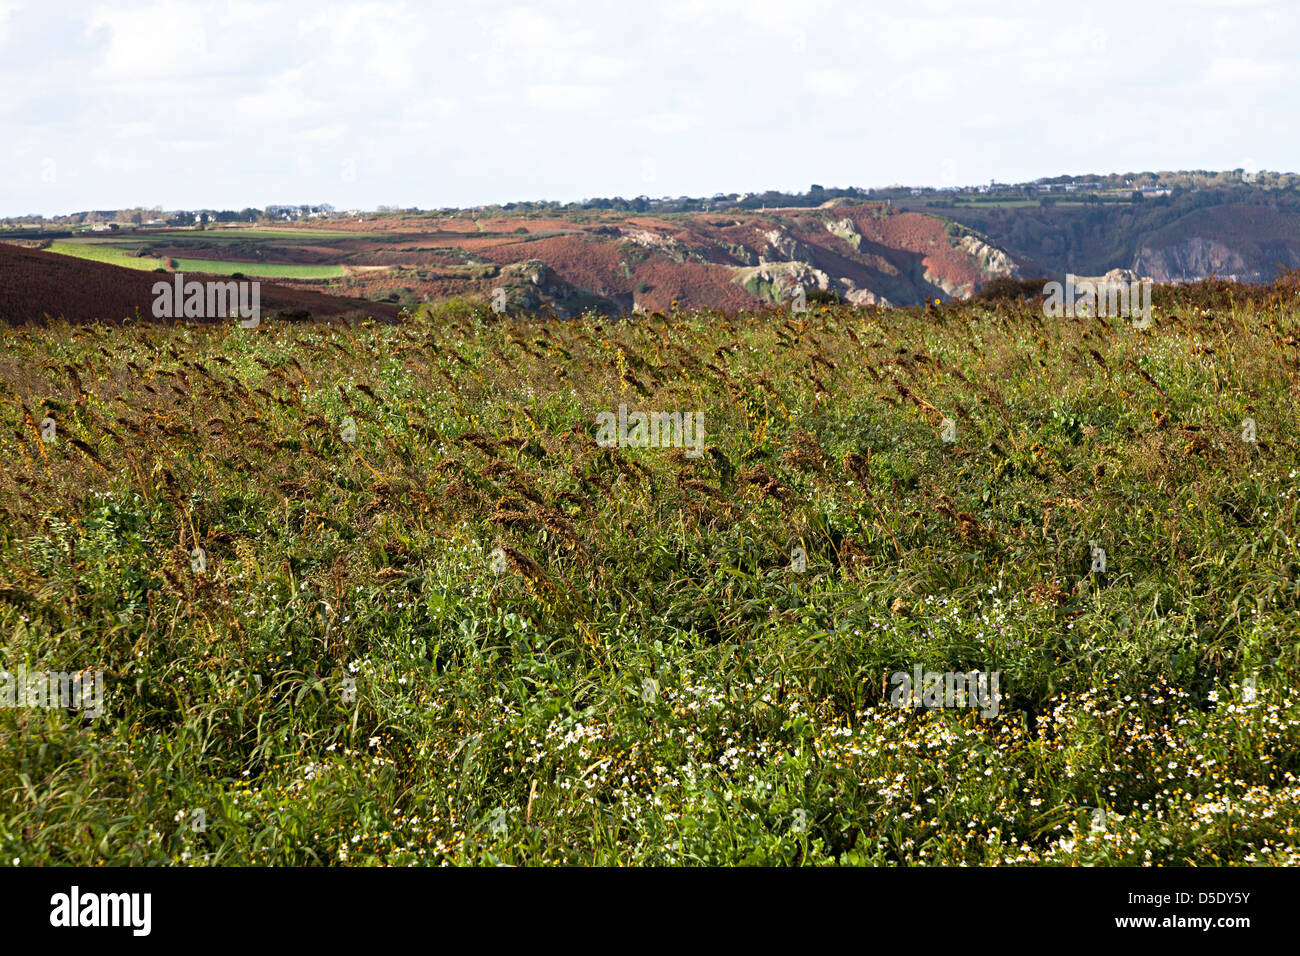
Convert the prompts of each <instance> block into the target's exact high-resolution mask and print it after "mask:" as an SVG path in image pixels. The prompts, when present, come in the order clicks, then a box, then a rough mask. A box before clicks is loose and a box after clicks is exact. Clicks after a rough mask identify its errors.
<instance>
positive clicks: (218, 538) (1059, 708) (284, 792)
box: [0, 284, 1300, 865]
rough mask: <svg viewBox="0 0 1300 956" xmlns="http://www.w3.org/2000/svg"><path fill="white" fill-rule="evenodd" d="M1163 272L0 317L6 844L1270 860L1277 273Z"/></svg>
mask: <svg viewBox="0 0 1300 956" xmlns="http://www.w3.org/2000/svg"><path fill="white" fill-rule="evenodd" d="M1156 302H1157V307H1156V313H1155V321H1154V322H1153V323H1152V324H1151V326H1150V327H1149V328H1147V329H1143V330H1138V329H1134V328H1132V326H1131V323H1129V322H1127V321H1126V320H1122V319H1106V318H1062V319H1045V318H1044V317H1043V315H1042V313H1041V309H1040V308H1039V307H1038V304H1036V303H1032V304H1024V303H1018V302H1015V301H1010V300H1008V301H999V302H994V303H989V302H967V303H958V304H952V305H946V306H942V307H937V308H936V307H933V306H932V307H929V308H927V309H925V310H896V311H890V310H860V309H853V308H849V307H844V306H839V305H828V306H826V307H814V308H812V310H811V311H809V312H808V313H806V314H801V315H790V314H788V313H783V312H767V313H763V314H753V315H730V316H725V315H718V314H709V313H688V312H682V311H675V312H673V313H672V314H671V315H664V314H660V313H655V314H653V315H650V316H646V317H641V318H638V319H636V320H634V321H628V322H609V321H608V320H604V319H600V318H596V317H590V318H586V319H580V320H575V321H570V322H558V321H553V320H546V319H519V318H510V317H509V316H505V317H503V316H497V315H493V314H492V313H491V312H490V311H489V310H488V309H487V308H486V307H483V306H480V305H478V304H475V303H469V302H451V303H447V304H444V305H441V306H438V307H436V308H432V309H431V308H429V307H421V308H420V309H418V310H417V311H416V314H414V315H412V316H411V317H410V318H409V320H408V321H407V322H405V323H404V324H401V325H378V324H369V323H367V324H363V325H359V326H352V327H347V326H341V325H335V326H330V325H321V324H313V323H302V322H299V323H290V322H289V321H288V319H287V317H285V318H279V319H278V318H276V317H272V318H270V319H269V320H267V321H264V322H263V323H262V325H261V327H259V328H257V329H252V330H249V329H241V328H239V327H238V326H237V325H234V324H232V325H231V326H230V327H207V328H195V327H186V326H175V327H169V328H161V327H150V326H143V325H125V326H121V327H104V326H96V327H93V328H76V329H73V328H68V327H66V326H63V327H53V328H48V329H42V330H3V331H0V338H3V350H2V354H3V357H2V358H0V417H2V418H3V425H2V427H0V635H3V638H2V639H3V653H2V654H0V669H3V670H4V671H6V672H8V673H11V674H12V673H16V672H17V670H18V669H19V668H20V667H22V668H25V670H26V671H27V672H29V673H31V672H38V671H48V672H60V673H62V672H78V673H79V672H100V671H102V672H103V674H104V682H103V683H104V695H103V709H102V712H101V713H100V714H99V716H97V717H95V716H89V715H88V714H86V713H84V712H78V711H76V710H69V709H65V708H59V707H55V708H33V707H20V706H12V707H5V708H3V709H0V739H3V742H4V746H3V748H0V859H4V860H7V861H12V860H14V859H17V860H19V861H20V862H21V863H23V864H56V863H57V864H81V865H97V864H104V863H107V864H156V863H180V862H184V863H191V864H261V863H275V864H292V865H298V864H340V863H342V864H408V863H428V864H441V863H458V864H464V863H492V862H498V861H500V862H508V863H521V864H547V863H599V864H607V863H617V864H669V863H673V864H696V863H698V864H741V863H769V864H837V863H838V864H919V863H945V864H957V863H969V864H997V863H1053V864H1076V863H1112V864H1139V865H1140V864H1155V865H1162V864H1163V865H1182V864H1193V863H1194V864H1214V863H1247V864H1260V863H1287V862H1295V851H1294V849H1293V847H1294V837H1295V832H1296V830H1295V827H1296V824H1297V816H1300V810H1297V809H1296V807H1297V806H1298V805H1300V804H1298V802H1297V798H1298V797H1300V777H1298V776H1297V775H1298V774H1300V766H1298V764H1300V756H1297V755H1298V754H1300V747H1297V744H1298V743H1300V695H1298V694H1297V663H1298V661H1297V654H1298V652H1300V641H1298V639H1297V637H1298V634H1300V628H1298V626H1297V624H1296V620H1297V615H1296V610H1297V598H1298V597H1300V584H1298V583H1297V582H1298V581H1300V559H1297V557H1296V554H1295V540H1296V535H1297V528H1296V517H1297V503H1296V495H1295V479H1296V468H1297V461H1296V458H1297V455H1296V451H1297V446H1296V442H1295V438H1294V435H1293V432H1292V428H1293V423H1294V422H1295V421H1296V420H1297V416H1296V399H1295V387H1294V382H1295V376H1296V371H1297V360H1298V357H1300V345H1298V344H1297V343H1298V338H1297V332H1298V326H1300V318H1298V317H1297V309H1296V305H1297V302H1296V298H1295V293H1294V290H1291V289H1289V288H1283V287H1281V286H1279V287H1278V288H1275V289H1266V290H1257V291H1253V292H1245V291H1243V290H1241V289H1240V287H1236V288H1227V287H1222V286H1219V285H1215V284H1208V285H1206V286H1202V287H1198V288H1183V289H1179V290H1171V291H1166V290H1161V291H1160V293H1159V295H1158V296H1157V299H1156ZM620 406H626V409H625V410H624V417H625V419H626V421H625V422H624V426H625V427H622V428H621V429H620V435H619V440H618V441H616V442H613V443H610V442H605V443H603V444H598V443H597V441H596V438H597V434H598V429H597V416H598V415H600V414H601V413H611V414H614V415H617V414H619V413H620ZM688 412H689V413H692V414H693V415H695V416H700V417H701V418H700V420H701V421H702V429H703V436H704V437H703V451H702V454H699V455H698V456H693V455H689V454H687V452H688V451H689V449H688V448H684V447H682V446H681V444H680V443H678V444H674V442H673V441H672V440H671V438H672V432H671V428H670V425H669V424H666V423H667V422H669V420H670V418H671V414H672V413H683V414H684V413H688ZM638 414H644V415H645V417H646V420H647V421H648V422H649V423H650V424H649V429H648V430H647V431H639V430H638V425H637V421H638V419H637V417H636V416H637V415H638ZM1247 420H1249V423H1250V427H1249V428H1247V427H1246V424H1245V423H1246V421H1247ZM43 423H46V424H45V425H44V427H43ZM51 424H52V426H53V427H52V428H51ZM656 428H657V429H658V430H657V431H656V430H655V429H656ZM664 429H668V431H664ZM665 435H667V436H668V440H662V439H664V436H665ZM972 672H978V673H980V674H983V675H991V674H996V675H998V677H999V679H1000V683H999V684H998V688H999V692H1000V695H1001V696H1000V700H999V702H998V706H997V707H996V708H995V709H994V708H985V709H984V710H981V709H980V708H978V707H974V706H970V705H969V704H970V701H966V700H964V699H963V698H953V697H952V695H948V696H947V697H943V698H939V697H936V698H935V700H942V704H941V705H933V703H934V702H933V701H931V700H929V699H926V698H921V703H922V704H931V706H896V704H897V703H898V700H897V699H895V695H896V690H895V688H896V687H897V686H898V681H899V675H909V676H910V675H913V674H916V675H918V677H919V678H920V679H921V680H922V682H923V683H925V684H926V687H927V688H931V689H933V687H932V685H931V684H930V683H929V679H928V678H926V677H925V675H926V674H930V673H933V674H939V675H949V676H948V680H949V681H951V675H953V674H968V673H972ZM936 686H937V685H936ZM972 686H974V685H972ZM0 689H2V688H0ZM917 690H918V693H919V692H920V690H921V689H920V688H917ZM925 693H929V690H927V691H926V692H925ZM954 699H955V700H956V701H957V703H955V704H954V703H953V700H954Z"/></svg>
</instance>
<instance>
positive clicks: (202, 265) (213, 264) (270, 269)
mask: <svg viewBox="0 0 1300 956" xmlns="http://www.w3.org/2000/svg"><path fill="white" fill-rule="evenodd" d="M176 263H177V266H176V268H177V271H178V272H211V273H214V274H217V275H230V274H231V273H234V272H242V273H243V274H244V275H246V276H260V277H262V278H266V279H271V278H280V279H336V278H338V277H339V276H341V275H343V273H344V269H343V267H342V266H301V265H289V264H280V263H274V262H230V261H223V260H221V259H180V258H178V259H176Z"/></svg>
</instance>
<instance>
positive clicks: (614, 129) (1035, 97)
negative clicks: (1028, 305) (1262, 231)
mask: <svg viewBox="0 0 1300 956" xmlns="http://www.w3.org/2000/svg"><path fill="white" fill-rule="evenodd" d="M1298 65H1300V3H1297V2H1295V0H1277V2H1270V0H1258V2H1248V0H1239V2H1229V0H1181V2H1168V3H1165V2H1141V0H1124V2H1111V0H1099V2H1090V3H1087V4H1077V5H1076V4H1065V3H1028V2H1016V0H1002V2H999V3H998V4H976V3H970V2H945V0H906V2H899V0H891V2H887V3H880V2H874V0H869V2H864V0H848V2H839V0H638V2H635V3H624V2H608V0H587V2H569V0H537V2H525V3H517V2H510V0H505V2H496V0H480V2H475V0H457V2H454V3H447V2H442V0H433V2H418V0H373V2H363V3H332V2H328V0H307V2H296V0H295V2H283V3H265V2H248V0H142V2H126V0H118V2H81V0H0V216H11V215H25V214H33V213H40V214H44V215H58V214H63V213H68V212H74V211H82V210H88V209H117V208H127V207H134V206H144V207H153V206H160V207H162V208H163V209H197V208H210V209H228V208H229V209H239V208H244V207H246V206H253V207H257V208H261V207H264V206H267V205H270V204H276V203H292V204H302V203H321V202H324V203H331V204H332V205H334V206H335V207H336V208H340V209H349V208H360V209H374V208H376V207H378V206H380V205H389V206H400V207H411V206H418V207H420V208H423V209H429V208H441V207H450V206H472V205H478V204H488V203H495V202H501V203H504V202H510V201H519V200H538V199H549V200H559V201H564V202H567V201H573V200H580V199H584V198H592V197H600V196H606V197H612V196H623V197H626V198H631V197H635V196H638V195H646V196H652V197H654V196H678V195H690V196H709V195H712V194H714V193H716V192H724V193H731V192H756V191H762V190H765V189H782V190H793V191H804V190H806V189H807V188H808V187H809V186H810V185H811V184H813V183H817V184H820V185H822V186H826V187H833V186H862V187H868V188H869V187H872V186H886V185H890V184H894V183H903V184H906V185H913V186H946V185H973V184H978V183H987V182H988V181H990V180H992V179H996V180H997V181H999V182H1021V181H1027V180H1032V179H1035V178H1037V177H1040V176H1054V175H1062V174H1083V173H1110V172H1120V173H1122V172H1141V171H1144V170H1161V169H1235V168H1238V167H1240V168H1243V169H1246V170H1257V169H1268V170H1278V171H1287V172H1289V171H1295V170H1296V169H1297V167H1298V166H1300V162H1298V161H1297V156H1300V150H1298V147H1300V122H1297V120H1300V95H1297V94H1298V93H1300V73H1298V71H1297V67H1298Z"/></svg>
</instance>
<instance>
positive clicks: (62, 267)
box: [0, 243, 398, 325]
mask: <svg viewBox="0 0 1300 956" xmlns="http://www.w3.org/2000/svg"><path fill="white" fill-rule="evenodd" d="M173 275H174V274H172V273H169V274H167V275H163V274H162V273H157V272H142V271H138V270H135V269H124V268H122V267H120V266H114V265H109V264H107V263H103V262H92V261H89V260H86V259H78V258H74V257H71V256H62V255H57V254H55V253H52V252H41V251H38V250H35V249H25V248H22V247H19V246H15V245H10V244H7V243H0V322H8V323H9V324H10V325H25V324H43V323H45V322H48V321H50V320H57V319H65V320H67V321H68V322H69V323H72V324H74V325H76V324H81V323H88V322H95V321H103V322H120V321H122V320H123V319H127V318H130V319H134V318H135V317H136V316H137V315H138V316H139V317H140V318H141V319H143V320H144V321H147V322H160V323H170V322H172V321H176V320H169V319H155V318H154V315H153V302H154V294H153V287H154V283H156V282H158V281H159V280H165V281H168V282H171V281H174V278H173ZM185 278H186V280H189V279H191V278H193V279H198V280H200V281H205V280H208V279H212V280H215V281H220V282H229V281H231V280H230V277H229V276H209V275H205V274H203V273H198V272H191V273H185ZM259 297H260V304H261V311H262V315H264V316H274V314H275V313H277V312H293V313H302V312H306V313H309V314H310V315H311V316H312V317H313V318H316V319H332V318H342V317H345V316H346V317H349V318H366V317H373V318H376V319H385V320H391V321H396V319H397V317H398V310H397V308H396V307H395V306H391V305H387V304H382V303H377V302H365V301H362V300H359V299H345V298H342V297H339V296H332V295H326V294H325V293H322V292H315V291H309V290H304V289H291V288H286V287H284V286H281V285H272V284H271V283H269V282H262V283H261V288H260V290H259ZM179 321H202V320H193V319H186V320H179Z"/></svg>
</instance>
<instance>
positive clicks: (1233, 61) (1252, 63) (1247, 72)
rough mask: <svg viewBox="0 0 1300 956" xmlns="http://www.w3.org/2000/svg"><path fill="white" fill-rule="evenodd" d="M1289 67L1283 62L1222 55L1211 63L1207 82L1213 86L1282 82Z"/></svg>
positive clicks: (1206, 77)
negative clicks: (1262, 61) (1267, 61)
mask: <svg viewBox="0 0 1300 956" xmlns="http://www.w3.org/2000/svg"><path fill="white" fill-rule="evenodd" d="M1286 74H1287V68H1286V67H1285V66H1284V65H1283V64H1281V63H1261V62H1259V61H1257V60H1252V59H1247V58H1246V57H1230V56H1221V57H1218V58H1216V59H1215V60H1213V61H1212V62H1211V63H1210V69H1209V71H1208V72H1207V73H1206V74H1205V82H1206V83H1208V84H1210V85H1211V86H1258V85H1261V84H1270V83H1280V82H1282V80H1283V79H1284V78H1285V77H1286Z"/></svg>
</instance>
